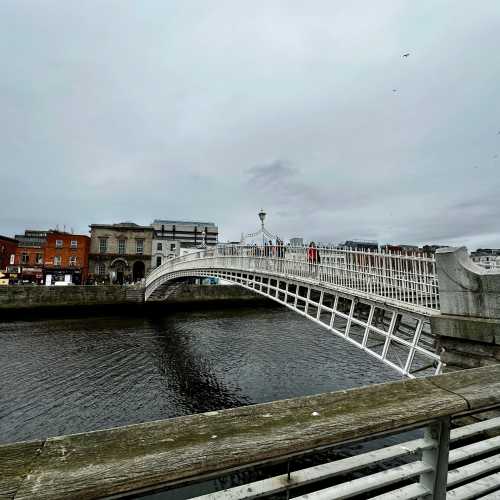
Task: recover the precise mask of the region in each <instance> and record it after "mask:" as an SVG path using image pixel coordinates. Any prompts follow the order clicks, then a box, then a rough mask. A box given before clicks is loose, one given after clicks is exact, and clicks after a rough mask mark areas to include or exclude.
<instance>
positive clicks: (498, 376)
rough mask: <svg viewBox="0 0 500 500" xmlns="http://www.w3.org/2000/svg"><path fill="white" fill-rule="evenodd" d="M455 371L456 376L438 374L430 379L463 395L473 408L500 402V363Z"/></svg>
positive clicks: (436, 384) (435, 383)
mask: <svg viewBox="0 0 500 500" xmlns="http://www.w3.org/2000/svg"><path fill="white" fill-rule="evenodd" d="M454 373H455V374H456V376H455V377H450V375H451V374H446V375H437V376H436V377H432V379H430V380H431V381H432V383H433V384H434V385H435V386H437V387H440V388H442V389H445V390H447V391H451V392H453V393H455V394H457V395H459V396H462V397H463V398H464V399H465V400H466V401H467V403H468V404H469V406H470V409H471V410H475V409H479V408H486V407H488V406H493V405H497V404H500V364H498V365H490V366H487V367H484V368H476V369H473V370H463V371H460V372H454Z"/></svg>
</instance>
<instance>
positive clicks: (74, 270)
mask: <svg viewBox="0 0 500 500" xmlns="http://www.w3.org/2000/svg"><path fill="white" fill-rule="evenodd" d="M89 250H90V238H89V237H88V236H85V235H81V234H72V233H66V232H63V231H49V232H48V233H47V239H46V243H45V248H44V264H43V274H44V281H45V283H46V284H47V285H51V284H54V283H56V282H59V281H62V282H65V283H73V284H75V285H83V284H85V283H86V282H87V277H88V270H89V267H88V266H89V265H88V259H89Z"/></svg>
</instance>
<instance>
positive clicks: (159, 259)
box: [156, 255, 161, 267]
mask: <svg viewBox="0 0 500 500" xmlns="http://www.w3.org/2000/svg"><path fill="white" fill-rule="evenodd" d="M160 266H161V256H160V255H158V256H157V257H156V267H160Z"/></svg>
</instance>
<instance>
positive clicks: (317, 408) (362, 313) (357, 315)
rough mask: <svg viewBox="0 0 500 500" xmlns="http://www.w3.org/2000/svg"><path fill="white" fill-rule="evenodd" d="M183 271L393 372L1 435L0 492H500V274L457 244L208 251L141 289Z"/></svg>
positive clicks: (158, 292) (156, 289)
mask: <svg viewBox="0 0 500 500" xmlns="http://www.w3.org/2000/svg"><path fill="white" fill-rule="evenodd" d="M188 277H218V278H221V279H224V280H227V281H230V282H232V283H235V284H236V285H238V286H241V287H244V288H247V289H249V290H253V291H255V292H256V293H258V294H261V295H263V296H266V297H269V298H270V299H272V300H274V301H276V302H279V303H280V304H282V305H284V306H286V307H288V308H290V309H292V310H293V311H295V312H297V313H298V314H301V315H303V316H305V317H306V318H307V319H308V320H310V321H313V322H315V323H316V324H318V325H321V326H322V327H324V328H327V329H328V330H330V331H332V332H333V333H334V334H336V335H338V336H340V337H342V338H343V339H344V340H345V341H346V342H349V343H351V344H352V345H354V346H356V347H357V348H359V349H362V350H364V351H366V352H367V353H368V354H370V355H372V356H375V357H377V358H378V359H379V360H381V361H382V362H383V363H386V364H387V365H389V366H391V367H392V368H393V369H395V370H397V371H398V372H399V373H400V374H401V375H402V378H403V379H402V380H401V381H398V382H391V383H387V384H377V385H372V386H366V387H361V388H356V389H351V390H347V391H338V392H332V393H325V394H320V395H315V396H305V397H299V398H292V399H287V400H283V401H273V402H269V403H264V404H258V405H252V406H246V407H241V408H235V409H226V410H220V411H214V412H208V413H203V414H197V415H190V416H184V417H179V418H173V419H167V420H162V421H157V422H146V423H142V424H137V425H131V426H126V427H119V428H114V429H108V430H102V431H96V432H90V433H83V434H77V435H72V436H58V437H52V438H46V439H40V440H34V441H29V442H24V443H13V444H7V445H0V498H1V499H3V498H5V499H7V498H8V499H17V500H19V499H32V498H37V499H47V500H49V499H50V500H54V499H66V498H78V499H91V498H122V497H134V498H136V497H137V496H139V495H141V494H143V495H147V494H148V493H149V492H155V491H160V492H163V493H161V495H163V496H161V497H155V498H170V494H172V495H173V496H172V498H192V497H193V496H194V497H197V498H198V500H238V499H241V500H251V499H256V498H265V497H273V498H276V496H277V495H279V498H286V499H287V500H288V499H289V498H294V499H300V500H327V499H328V500H330V499H344V498H355V499H361V498H363V499H365V498H374V499H378V500H393V499H417V498H418V499H479V498H481V499H483V500H493V499H497V500H498V499H499V498H500V416H499V412H498V410H499V409H500V363H498V361H500V274H495V273H493V272H490V271H487V270H484V269H482V268H479V267H478V266H476V265H475V264H473V263H472V262H471V261H470V259H469V257H468V254H467V252H466V250H465V249H464V248H460V249H453V248H449V249H442V250H438V252H437V253H436V255H435V256H426V255H421V254H390V253H382V252H367V251H361V250H352V249H343V248H320V249H319V259H316V258H312V259H311V258H310V254H308V251H307V249H306V248H291V247H279V246H278V247H275V248H272V247H267V246H262V247H258V246H244V245H236V246H227V245H224V246H219V247H215V248H209V249H207V248H205V249H201V250H200V251H199V252H197V253H193V254H188V255H185V256H182V257H178V258H175V259H172V260H169V261H167V262H166V263H165V264H163V265H162V266H160V267H158V268H156V269H155V270H153V271H152V272H151V273H150V274H149V275H148V276H147V278H146V287H145V300H146V301H154V300H159V301H161V300H165V299H166V298H168V296H169V295H170V294H172V293H175V290H176V287H178V286H179V283H181V282H182V280H185V279H186V278H188ZM450 352H455V353H462V358H460V356H459V355H458V354H453V356H452V355H451V354H450ZM454 357H455V358H454ZM456 358H460V359H462V362H463V363H465V366H462V368H464V367H467V366H471V367H478V368H474V369H471V370H461V371H452V372H449V366H448V367H446V365H447V364H448V365H450V364H453V363H448V362H449V361H450V360H451V361H455V362H456ZM441 372H443V373H441ZM422 375H427V376H426V377H421V376H422ZM408 432H411V433H410V434H408ZM388 436H390V442H389V443H388V442H387V441H384V440H382V441H381V440H380V438H385V437H388ZM360 442H363V443H365V444H362V445H360V444H359V443H360ZM351 444H356V445H355V446H354V447H352V448H347V449H346V448H345V447H346V446H347V445H351ZM339 447H342V448H341V450H340V452H339V451H337V450H338V449H339ZM346 450H347V451H346ZM213 479H218V480H219V481H218V482H217V483H207V481H208V480H213ZM196 483H200V485H199V486H197V489H184V490H183V489H182V488H184V487H186V486H188V487H192V486H193V485H194V484H196ZM179 488H181V489H180V490H178V491H177V489H179ZM171 490H176V491H172V492H171ZM144 498H147V497H144Z"/></svg>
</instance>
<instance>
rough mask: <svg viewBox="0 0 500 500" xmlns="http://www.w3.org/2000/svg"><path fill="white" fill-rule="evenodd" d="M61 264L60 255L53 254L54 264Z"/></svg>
mask: <svg viewBox="0 0 500 500" xmlns="http://www.w3.org/2000/svg"><path fill="white" fill-rule="evenodd" d="M60 265H61V256H60V255H56V256H54V266H60Z"/></svg>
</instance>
